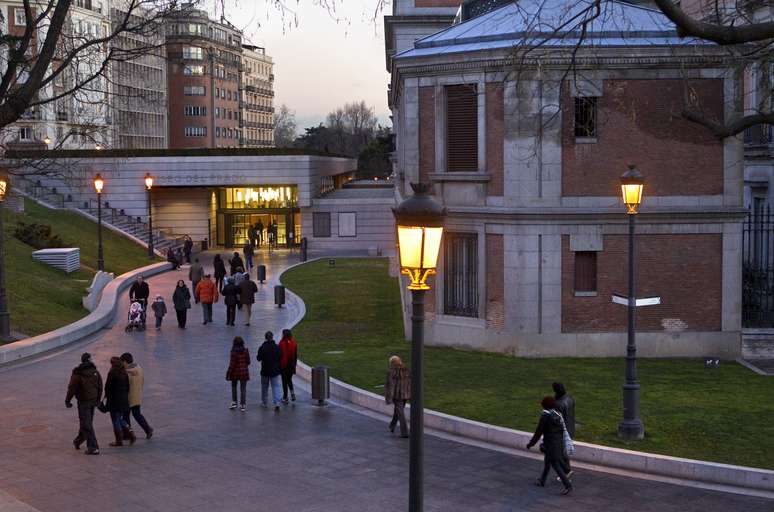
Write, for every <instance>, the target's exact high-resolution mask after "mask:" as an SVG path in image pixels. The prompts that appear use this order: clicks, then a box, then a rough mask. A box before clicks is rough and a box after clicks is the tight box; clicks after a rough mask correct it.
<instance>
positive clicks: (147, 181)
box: [145, 172, 153, 190]
mask: <svg viewBox="0 0 774 512" xmlns="http://www.w3.org/2000/svg"><path fill="white" fill-rule="evenodd" d="M152 187H153V176H151V175H150V173H149V172H146V173H145V188H147V189H148V190H150V189H151V188H152Z"/></svg>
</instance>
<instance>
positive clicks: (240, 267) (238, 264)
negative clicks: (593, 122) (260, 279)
mask: <svg viewBox="0 0 774 512" xmlns="http://www.w3.org/2000/svg"><path fill="white" fill-rule="evenodd" d="M228 264H229V266H231V275H232V276H233V275H234V274H236V273H237V272H243V271H244V268H245V263H244V262H243V261H242V258H241V257H240V256H239V253H238V252H235V253H234V256H232V257H231V259H230V260H229V262H228Z"/></svg>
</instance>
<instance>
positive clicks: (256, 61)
mask: <svg viewBox="0 0 774 512" xmlns="http://www.w3.org/2000/svg"><path fill="white" fill-rule="evenodd" d="M241 100H242V101H241V102H240V112H241V117H240V120H241V123H240V127H241V133H242V138H241V140H240V145H241V146H242V147H254V148H265V147H274V63H273V62H272V58H271V57H270V56H268V55H266V49H265V48H262V47H260V46H253V45H247V44H244V45H242V95H241Z"/></svg>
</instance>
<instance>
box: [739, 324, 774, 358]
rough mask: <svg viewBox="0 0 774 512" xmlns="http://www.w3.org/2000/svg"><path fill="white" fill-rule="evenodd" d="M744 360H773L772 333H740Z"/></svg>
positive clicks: (773, 332) (773, 342) (773, 343)
mask: <svg viewBox="0 0 774 512" xmlns="http://www.w3.org/2000/svg"><path fill="white" fill-rule="evenodd" d="M742 357H743V358H744V359H763V358H774V331H772V332H749V333H748V332H745V333H742Z"/></svg>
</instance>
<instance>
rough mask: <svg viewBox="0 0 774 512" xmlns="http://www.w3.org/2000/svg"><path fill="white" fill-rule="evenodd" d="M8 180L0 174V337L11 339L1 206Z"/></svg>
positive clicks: (2, 205)
mask: <svg viewBox="0 0 774 512" xmlns="http://www.w3.org/2000/svg"><path fill="white" fill-rule="evenodd" d="M8 187H9V180H8V176H6V175H5V174H0V339H2V340H3V341H8V340H10V339H11V314H10V313H9V312H8V297H7V295H6V293H5V226H4V224H3V221H4V219H3V214H4V212H3V209H4V208H3V207H4V206H5V195H6V192H7V191H8Z"/></svg>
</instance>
